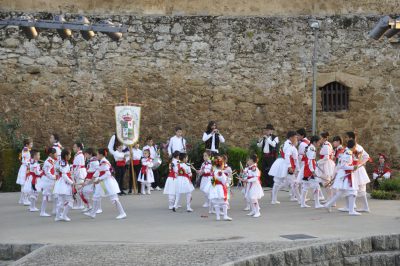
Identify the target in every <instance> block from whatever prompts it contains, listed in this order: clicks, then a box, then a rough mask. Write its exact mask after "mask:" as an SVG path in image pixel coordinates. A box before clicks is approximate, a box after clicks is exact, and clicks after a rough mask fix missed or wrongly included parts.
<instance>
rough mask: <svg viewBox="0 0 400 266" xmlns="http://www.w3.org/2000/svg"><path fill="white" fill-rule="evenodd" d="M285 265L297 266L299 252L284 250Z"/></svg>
mask: <svg viewBox="0 0 400 266" xmlns="http://www.w3.org/2000/svg"><path fill="white" fill-rule="evenodd" d="M284 253H285V261H286V265H298V264H299V251H298V250H286V251H285V252H284Z"/></svg>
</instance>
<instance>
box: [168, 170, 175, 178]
mask: <svg viewBox="0 0 400 266" xmlns="http://www.w3.org/2000/svg"><path fill="white" fill-rule="evenodd" d="M168 177H171V178H173V179H175V178H176V174H175V171H174V169H171V170H170V171H169V173H168Z"/></svg>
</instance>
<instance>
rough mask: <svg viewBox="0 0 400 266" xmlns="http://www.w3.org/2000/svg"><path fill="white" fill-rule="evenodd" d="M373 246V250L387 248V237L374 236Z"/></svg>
mask: <svg viewBox="0 0 400 266" xmlns="http://www.w3.org/2000/svg"><path fill="white" fill-rule="evenodd" d="M372 248H373V250H377V251H379V250H386V237H385V236H373V237H372Z"/></svg>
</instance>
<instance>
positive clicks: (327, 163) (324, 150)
mask: <svg viewBox="0 0 400 266" xmlns="http://www.w3.org/2000/svg"><path fill="white" fill-rule="evenodd" d="M320 136H321V143H322V144H321V150H320V152H319V155H320V159H319V160H318V162H317V167H318V170H319V171H320V177H321V181H322V184H324V185H327V184H329V183H330V182H331V180H332V178H333V174H334V172H335V162H334V151H333V147H332V144H331V143H330V142H329V141H328V137H329V133H328V132H323V133H321V134H320ZM326 190H327V194H328V197H327V198H328V199H329V198H331V197H332V191H331V189H330V187H329V186H327V187H326ZM320 194H321V198H323V195H322V193H321V192H320Z"/></svg>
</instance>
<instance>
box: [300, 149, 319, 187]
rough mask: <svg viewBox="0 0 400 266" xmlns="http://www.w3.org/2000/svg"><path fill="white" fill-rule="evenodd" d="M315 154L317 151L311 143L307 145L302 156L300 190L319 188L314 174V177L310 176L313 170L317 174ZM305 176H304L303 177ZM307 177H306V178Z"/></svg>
mask: <svg viewBox="0 0 400 266" xmlns="http://www.w3.org/2000/svg"><path fill="white" fill-rule="evenodd" d="M316 156H317V152H316V148H315V146H314V145H313V144H310V145H309V146H308V148H307V149H306V151H305V157H304V162H305V163H304V165H303V167H302V170H301V171H302V180H301V184H302V185H303V186H302V190H303V191H307V190H308V189H313V190H315V189H319V188H320V185H319V180H318V178H317V177H316V176H314V178H312V177H313V176H312V174H313V172H314V173H316V174H317V172H316V170H317V168H316V165H317V164H316V161H315V159H316ZM305 177H306V178H305ZM307 178H308V179H307Z"/></svg>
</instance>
